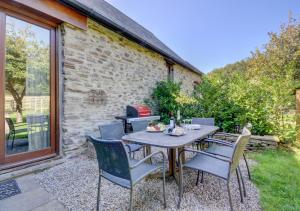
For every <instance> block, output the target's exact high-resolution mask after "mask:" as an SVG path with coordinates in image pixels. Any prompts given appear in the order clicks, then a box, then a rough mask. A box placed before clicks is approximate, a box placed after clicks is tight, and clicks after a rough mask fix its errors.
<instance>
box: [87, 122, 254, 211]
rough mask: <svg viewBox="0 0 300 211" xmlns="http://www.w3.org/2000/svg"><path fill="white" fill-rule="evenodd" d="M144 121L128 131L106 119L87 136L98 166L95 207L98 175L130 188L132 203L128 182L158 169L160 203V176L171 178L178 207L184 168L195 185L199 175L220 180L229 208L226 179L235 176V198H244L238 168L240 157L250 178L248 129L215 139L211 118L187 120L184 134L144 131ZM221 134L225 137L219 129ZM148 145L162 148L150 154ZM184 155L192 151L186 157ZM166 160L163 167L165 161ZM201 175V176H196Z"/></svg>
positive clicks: (164, 186)
mask: <svg viewBox="0 0 300 211" xmlns="http://www.w3.org/2000/svg"><path fill="white" fill-rule="evenodd" d="M148 125H149V122H148V121H144V120H140V121H133V122H132V123H131V126H132V132H131V133H125V132H124V125H123V123H122V122H112V123H109V124H104V125H100V126H99V130H100V135H101V137H100V138H95V137H93V136H87V139H88V141H90V142H92V143H93V145H94V147H95V151H96V154H97V160H98V164H99V184H98V193H97V210H99V209H100V207H101V206H100V196H101V194H100V192H101V178H102V177H104V178H105V179H107V180H109V181H110V182H113V183H114V184H117V185H119V186H122V187H124V188H127V189H129V190H130V205H129V209H130V210H132V207H133V189H134V186H135V185H136V184H137V183H138V182H140V181H141V180H142V179H143V178H145V177H147V176H149V175H152V176H153V175H154V174H155V173H157V171H158V170H161V176H162V177H158V178H162V182H163V185H162V187H163V206H164V208H166V207H167V202H166V195H165V191H166V184H165V183H166V182H165V181H166V176H168V177H174V179H175V181H176V183H177V185H178V190H179V191H178V197H179V198H178V204H177V206H178V208H180V204H181V201H182V197H183V189H184V186H183V180H184V179H185V178H184V169H187V168H189V169H192V170H195V171H196V172H197V180H196V185H198V183H199V181H200V182H201V183H203V176H204V174H203V173H208V174H211V175H214V176H216V177H218V178H220V179H223V180H225V181H226V185H227V191H228V199H229V205H230V209H231V210H233V205H232V199H231V193H230V188H229V181H230V178H231V177H232V176H233V175H234V174H236V177H237V181H238V185H239V192H240V198H241V202H243V200H244V197H246V189H245V184H244V178H243V175H242V173H241V170H240V167H239V161H240V159H242V158H244V160H245V162H246V166H247V170H248V177H249V179H251V176H250V171H249V167H248V163H247V160H246V157H245V155H244V151H245V149H246V145H247V143H248V142H249V139H250V136H251V133H250V131H249V128H247V127H244V128H243V130H242V132H241V135H239V137H238V138H237V139H236V140H235V141H225V140H219V139H215V138H213V137H214V134H216V133H220V132H218V130H219V128H218V127H217V126H215V122H214V119H213V118H193V119H192V120H191V124H189V125H190V126H192V125H197V126H198V127H195V128H193V127H189V125H187V124H186V125H181V126H180V127H182V128H185V129H184V134H182V135H178V136H172V135H169V134H167V133H165V132H162V131H160V132H155V131H147V127H148ZM222 135H226V134H225V133H222ZM151 147H155V148H156V149H157V148H161V149H167V150H165V151H167V154H165V153H164V152H163V151H155V152H153V153H151ZM138 151H142V152H143V158H142V159H141V160H137V159H135V153H136V152H138ZM186 154H189V155H192V156H189V157H187V156H186ZM158 156H159V157H160V159H161V162H154V160H153V158H154V157H158ZM167 161H168V163H169V165H168V169H166V165H165V164H166V162H167ZM200 176H201V178H200Z"/></svg>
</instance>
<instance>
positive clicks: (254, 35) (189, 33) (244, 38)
mask: <svg viewBox="0 0 300 211" xmlns="http://www.w3.org/2000/svg"><path fill="white" fill-rule="evenodd" d="M106 1H107V2H109V3H111V4H112V5H114V6H115V7H116V8H118V9H119V10H121V11H122V12H123V13H125V14H126V15H128V16H129V17H130V18H132V19H134V20H135V21H137V22H138V23H139V24H141V25H143V26H144V27H145V28H147V29H148V30H150V31H151V32H152V33H154V34H155V35H156V36H157V37H158V38H159V39H160V40H161V41H163V42H164V43H165V44H166V45H167V46H169V47H170V48H171V49H172V50H173V51H175V52H176V53H177V54H178V55H179V56H181V57H182V58H183V59H185V60H187V61H188V62H190V63H191V64H193V65H194V66H196V67H197V68H198V69H200V70H201V71H203V72H205V73H207V72H209V71H211V70H213V69H214V68H218V67H223V66H225V65H226V64H230V63H234V62H236V61H239V60H241V59H245V58H247V57H248V56H250V53H251V51H254V50H255V49H256V48H262V46H263V44H265V43H267V42H268V40H269V37H268V32H278V31H279V30H280V25H281V24H283V23H287V21H288V17H289V11H290V12H292V14H293V16H294V17H295V18H297V19H298V20H299V18H300V1H299V0H106Z"/></svg>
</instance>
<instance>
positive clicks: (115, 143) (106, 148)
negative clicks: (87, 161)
mask: <svg viewBox="0 0 300 211" xmlns="http://www.w3.org/2000/svg"><path fill="white" fill-rule="evenodd" d="M87 140H88V141H90V142H92V143H93V145H94V147H95V150H96V154H97V160H98V165H99V171H100V172H101V170H102V171H105V172H107V173H109V174H111V175H113V176H116V177H119V178H122V179H126V180H131V176H130V169H129V159H128V155H127V153H126V150H125V147H124V144H123V143H122V141H120V140H103V139H96V138H94V137H91V136H87Z"/></svg>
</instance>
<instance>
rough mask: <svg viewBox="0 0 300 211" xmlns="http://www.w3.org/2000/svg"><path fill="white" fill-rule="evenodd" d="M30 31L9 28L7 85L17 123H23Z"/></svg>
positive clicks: (11, 26) (7, 39)
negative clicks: (15, 112)
mask: <svg viewBox="0 0 300 211" xmlns="http://www.w3.org/2000/svg"><path fill="white" fill-rule="evenodd" d="M27 37H28V31H27V30H24V31H19V32H17V31H16V30H15V27H14V25H12V24H11V25H9V24H8V27H7V33H6V43H5V44H6V65H5V79H6V80H5V82H6V83H5V85H6V89H7V91H8V92H9V93H10V94H11V95H12V97H13V99H14V101H15V103H16V111H17V122H22V112H23V103H22V101H23V98H24V96H25V92H26V86H25V82H26V80H25V79H26V60H27V52H26V46H27Z"/></svg>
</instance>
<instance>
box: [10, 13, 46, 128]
mask: <svg viewBox="0 0 300 211" xmlns="http://www.w3.org/2000/svg"><path fill="white" fill-rule="evenodd" d="M14 21H17V20H15V19H13V18H9V19H8V21H7V26H6V28H7V29H6V36H5V41H6V43H5V45H6V63H5V87H6V90H7V92H8V93H9V94H11V95H12V97H13V99H14V101H15V102H16V111H17V114H18V116H17V120H18V121H17V122H20V121H21V120H22V112H23V105H22V104H23V102H22V101H23V98H24V96H25V95H35V96H38V95H49V80H50V74H49V73H50V71H49V68H50V65H49V44H48V45H47V44H45V43H44V42H42V41H39V40H38V39H39V38H37V37H36V34H35V32H34V31H33V30H32V29H31V25H30V24H28V25H26V26H25V27H23V26H21V27H20V26H18V24H16V23H15V22H14ZM43 30H45V29H43ZM28 84H30V86H28Z"/></svg>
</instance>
